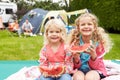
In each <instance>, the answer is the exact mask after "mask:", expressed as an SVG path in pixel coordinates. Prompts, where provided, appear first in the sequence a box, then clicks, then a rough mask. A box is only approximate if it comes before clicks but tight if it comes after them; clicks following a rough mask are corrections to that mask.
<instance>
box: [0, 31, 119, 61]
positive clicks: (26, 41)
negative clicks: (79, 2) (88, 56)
mask: <svg viewBox="0 0 120 80" xmlns="http://www.w3.org/2000/svg"><path fill="white" fill-rule="evenodd" d="M110 37H111V38H112V40H113V42H114V46H113V48H112V50H111V51H110V52H109V53H107V54H106V55H105V59H120V57H119V56H120V38H119V37H120V34H110ZM42 46H43V36H35V37H27V38H24V37H17V36H13V37H12V36H11V34H10V33H9V32H8V31H6V30H4V31H0V60H38V59H39V51H40V49H41V47H42Z"/></svg>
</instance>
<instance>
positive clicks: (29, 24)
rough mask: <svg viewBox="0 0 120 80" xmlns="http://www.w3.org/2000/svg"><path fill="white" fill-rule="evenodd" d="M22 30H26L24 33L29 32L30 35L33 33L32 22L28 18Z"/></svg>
mask: <svg viewBox="0 0 120 80" xmlns="http://www.w3.org/2000/svg"><path fill="white" fill-rule="evenodd" d="M22 30H23V31H24V34H26V33H27V34H29V35H30V36H32V35H33V33H32V30H33V26H32V24H31V23H30V22H29V21H28V19H26V20H25V22H24V23H23V25H22Z"/></svg>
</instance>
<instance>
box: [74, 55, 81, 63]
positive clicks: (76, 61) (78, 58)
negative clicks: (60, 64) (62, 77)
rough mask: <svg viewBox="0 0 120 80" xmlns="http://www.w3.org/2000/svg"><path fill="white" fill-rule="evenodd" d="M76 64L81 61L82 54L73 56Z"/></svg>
mask: <svg viewBox="0 0 120 80" xmlns="http://www.w3.org/2000/svg"><path fill="white" fill-rule="evenodd" d="M73 59H74V63H78V62H79V61H80V54H79V53H74V54H73Z"/></svg>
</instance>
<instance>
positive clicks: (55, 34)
mask: <svg viewBox="0 0 120 80" xmlns="http://www.w3.org/2000/svg"><path fill="white" fill-rule="evenodd" d="M47 39H48V41H49V42H50V43H52V44H53V43H54V44H56V43H59V42H60V40H61V30H60V29H58V28H57V27H50V28H49V30H48V33H47Z"/></svg>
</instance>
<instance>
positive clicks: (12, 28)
mask: <svg viewBox="0 0 120 80" xmlns="http://www.w3.org/2000/svg"><path fill="white" fill-rule="evenodd" d="M8 29H9V31H11V32H17V33H18V35H19V37H21V29H20V27H19V24H18V20H15V21H14V22H13V23H9V24H8Z"/></svg>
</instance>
